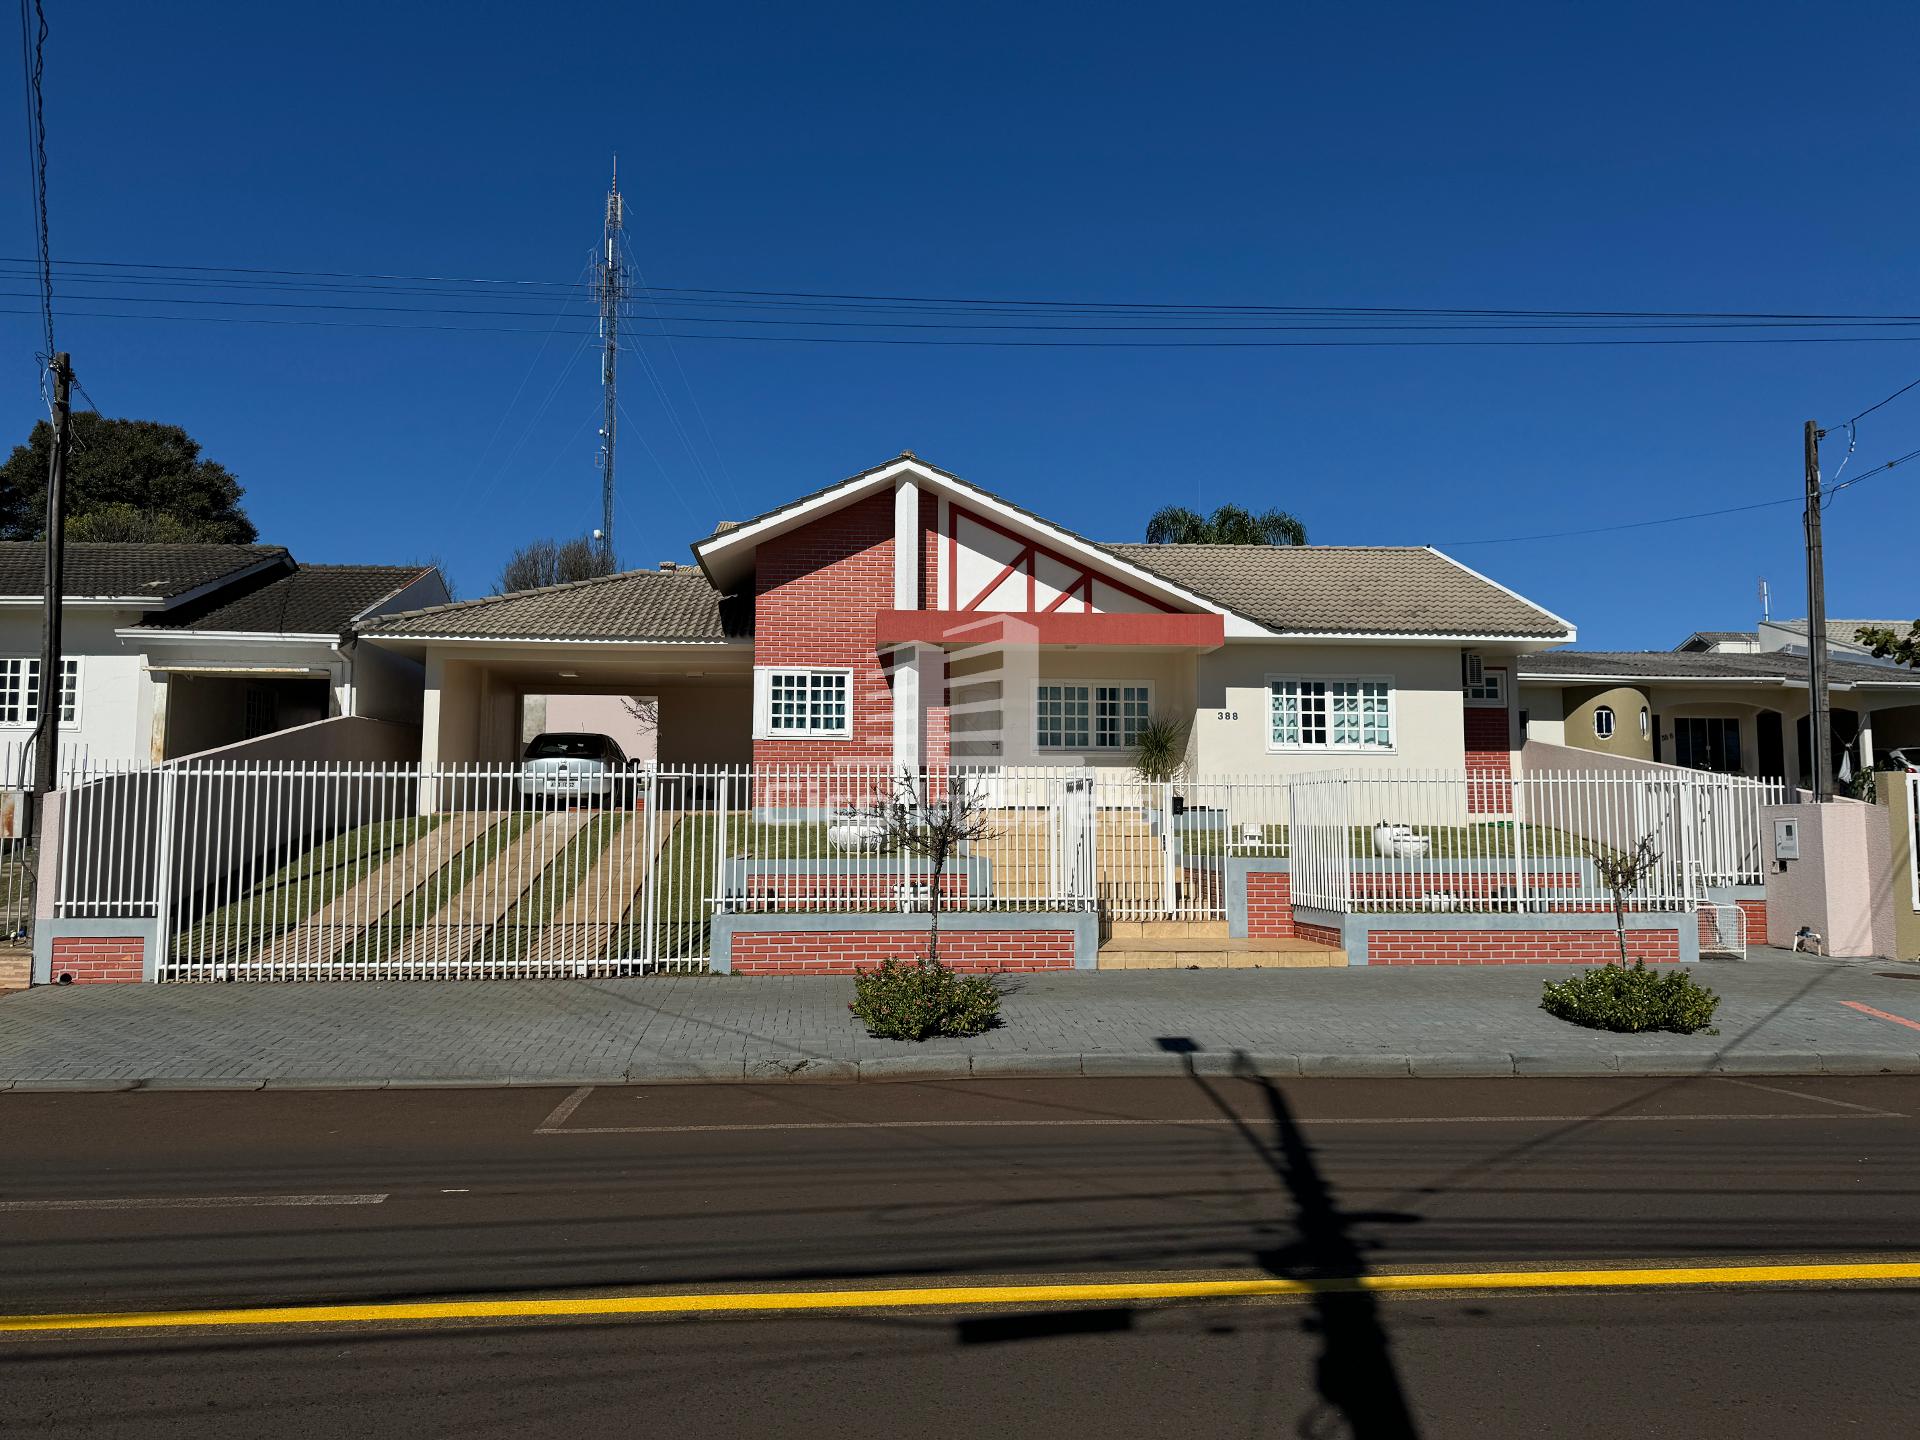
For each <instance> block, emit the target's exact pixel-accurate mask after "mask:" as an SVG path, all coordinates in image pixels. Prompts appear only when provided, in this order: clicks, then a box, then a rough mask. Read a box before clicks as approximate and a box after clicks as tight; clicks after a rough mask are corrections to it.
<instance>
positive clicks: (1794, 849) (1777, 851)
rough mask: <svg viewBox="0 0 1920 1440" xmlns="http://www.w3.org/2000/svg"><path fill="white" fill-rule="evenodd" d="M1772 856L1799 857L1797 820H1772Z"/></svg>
mask: <svg viewBox="0 0 1920 1440" xmlns="http://www.w3.org/2000/svg"><path fill="white" fill-rule="evenodd" d="M1773 858H1774V859H1776V860H1798V859H1799V858H1800V822H1799V821H1798V820H1776V821H1774V822H1773Z"/></svg>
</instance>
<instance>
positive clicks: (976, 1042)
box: [0, 952, 1920, 1086]
mask: <svg viewBox="0 0 1920 1440" xmlns="http://www.w3.org/2000/svg"><path fill="white" fill-rule="evenodd" d="M1565 973H1566V972H1565V970H1564V968H1561V969H1559V970H1557V971H1550V970H1547V969H1542V968H1534V967H1518V966H1516V967H1508V968H1501V969H1497V970H1485V969H1478V968H1476V969H1470V970H1454V969H1448V968H1435V969H1431V970H1429V969H1419V970H1395V969H1386V968H1381V969H1360V968H1356V969H1350V970H1255V971H1217V970H1216V971H1197V972H1195V971H1126V972H1116V973H1107V974H1099V973H1094V974H1034V975H1025V976H1018V977H1009V978H1008V979H1007V980H1006V981H1005V982H1004V984H1005V988H1006V990H1007V998H1006V1002H1005V1006H1004V1011H1005V1018H1006V1023H1005V1025H1004V1026H1002V1027H1001V1028H1000V1029H998V1030H995V1031H993V1032H991V1033H989V1034H987V1035H983V1036H980V1037H978V1038H976V1039H972V1040H934V1041H928V1042H926V1043H925V1044H921V1045H910V1044H903V1043H900V1042H895V1041H884V1040H874V1039H872V1038H870V1037H868V1036H867V1035H866V1034H865V1033H864V1032H863V1031H862V1030H861V1028H860V1027H859V1025H858V1024H857V1023H856V1022H855V1021H854V1020H853V1019H852V1017H851V1016H849V1015H848V1014H847V1010H846V1002H847V999H848V998H849V996H850V995H851V991H852V987H851V985H850V983H849V982H848V981H846V980H841V979H794V978H756V979H741V978H725V977H704V976H674V977H660V978H647V979H631V980H598V981H587V980H582V981H493V982H480V981H475V982H453V983H422V982H413V983H408V982H401V981H359V982H343V983H338V984H296V985H111V986H64V987H42V988H37V989H34V990H30V991H26V992H23V993H17V994H13V995H10V996H6V997H5V998H4V999H0V1086H4V1085H8V1084H18V1085H23V1086H24V1085H33V1084H96V1085H116V1086H117V1085H124V1084H134V1083H138V1084H146V1083H153V1084H155V1085H165V1084H188V1083H196V1084H225V1085H239V1086H249V1085H256V1084H282V1083H286V1084H297V1083H315V1084H381V1083H399V1084H405V1083H409V1082H415V1083H418V1082H425V1081H439V1082H447V1083H487V1082H491V1083H505V1082H509V1081H516V1082H524V1083H535V1084H561V1083H565V1082H567V1081H589V1080H591V1081H600V1082H613V1081H620V1080H627V1079H634V1080H666V1079H694V1078H741V1077H745V1078H780V1077H786V1076H791V1077H792V1078H802V1079H804V1078H830V1077H852V1076H854V1075H856V1074H857V1075H858V1076H860V1077H861V1078H871V1079H880V1078H885V1077H887V1076H888V1075H889V1074H890V1073H892V1074H894V1075H898V1076H903V1077H904V1076H907V1075H913V1074H919V1075H928V1076H930V1075H936V1074H952V1075H963V1074H968V1073H974V1074H981V1075H985V1074H1014V1073H1023V1072H1024V1073H1033V1074H1039V1073H1087V1074H1092V1073H1112V1074H1126V1073H1133V1074H1145V1073H1152V1072H1153V1071H1154V1070H1156V1069H1157V1068H1171V1067H1175V1066H1177V1065H1179V1064H1180V1063H1183V1062H1181V1061H1179V1059H1178V1058H1177V1056H1176V1055H1174V1054H1172V1053H1170V1052H1169V1051H1168V1050H1167V1049H1165V1048H1164V1047H1163V1046H1162V1045H1161V1041H1162V1040H1173V1041H1178V1042H1180V1043H1181V1044H1182V1045H1183V1046H1184V1045H1186V1044H1191V1045H1192V1046H1195V1047H1197V1049H1198V1053H1199V1054H1200V1056H1201V1057H1202V1058H1201V1060H1200V1062H1199V1063H1200V1064H1201V1065H1202V1066H1204V1067H1208V1068H1212V1067H1214V1066H1222V1065H1226V1064H1228V1063H1230V1061H1231V1057H1232V1056H1233V1055H1234V1054H1235V1053H1236V1052H1240V1053H1243V1054H1245V1055H1246V1056H1249V1057H1252V1058H1253V1060H1254V1061H1255V1062H1256V1063H1258V1064H1259V1066H1260V1067H1261V1068H1262V1069H1264V1070H1269V1071H1273V1072H1277V1073H1299V1072H1305V1073H1354V1074H1358V1073H1385V1074H1406V1073H1409V1072H1411V1073H1415V1074H1447V1073H1453V1074H1488V1073H1492V1074H1514V1073H1519V1074H1528V1073H1541V1074H1587V1073H1615V1072H1627V1073H1647V1072H1650V1071H1651V1072H1664V1071H1669V1070H1681V1071H1687V1070H1697V1069H1708V1068H1726V1069H1743V1070H1749V1071H1752V1072H1754V1073H1763V1072H1765V1073H1777V1074H1798V1073H1820V1072H1823V1071H1834V1072H1857V1071H1861V1070H1866V1071H1876V1070H1902V1071H1920V1029H1909V1028H1907V1027H1905V1026H1902V1025H1899V1024H1896V1023H1894V1022H1893V1021H1890V1020H1886V1019H1882V1018H1879V1017H1877V1016H1874V1015H1871V1014H1868V1013H1865V1012H1863V1011H1861V1010H1859V1009H1855V1008H1852V1007H1851V1006H1849V1005H1848V1004H1846V1003H1844V1002H1847V1001H1853V1002H1856V1003H1857V1004H1863V1005H1866V1006H1868V1007H1870V1008H1871V1009H1874V1010H1878V1011H1881V1012H1884V1013H1886V1014H1891V1015H1896V1016H1902V1017H1905V1018H1906V1019H1909V1020H1913V1021H1915V1022H1920V966H1916V965H1899V964H1890V963H1886V962H1877V963H1842V962H1827V961H1819V960H1811V959H1804V958H1799V957H1787V956H1784V955H1780V954H1778V953H1777V952H1775V953H1765V952H1762V954H1761V956H1760V957H1759V958H1754V959H1749V960H1748V961H1746V962H1743V963H1735V962H1727V963H1714V962H1707V963H1705V964H1702V965H1701V966H1700V967H1699V969H1698V970H1697V971H1696V972H1695V973H1696V974H1697V976H1698V978H1700V979H1701V980H1702V981H1704V982H1705V983H1707V984H1709V985H1711V986H1713V988H1714V989H1716V990H1717V991H1719V992H1720V994H1721V996H1722V997H1723V998H1722V1003H1721V1007H1720V1013H1719V1016H1718V1021H1719V1026H1720V1032H1721V1033H1720V1034H1719V1035H1718V1036H1706V1035H1695V1036H1677V1035H1611V1034H1606V1033H1603V1032H1598V1031H1590V1030H1582V1029H1579V1028H1577V1027H1575V1026H1571V1025H1567V1024H1565V1023H1563V1022H1561V1021H1558V1020H1555V1019H1553V1018H1552V1017H1551V1016H1549V1015H1547V1014H1546V1013H1545V1012H1544V1011H1542V1010H1541V1009H1540V1008H1539V1006H1538V998H1539V993H1540V982H1541V980H1542V978H1564V976H1565ZM1904 975H1912V976H1915V977H1916V979H1913V980H1906V979H1898V978H1888V977H1890V976H1904Z"/></svg>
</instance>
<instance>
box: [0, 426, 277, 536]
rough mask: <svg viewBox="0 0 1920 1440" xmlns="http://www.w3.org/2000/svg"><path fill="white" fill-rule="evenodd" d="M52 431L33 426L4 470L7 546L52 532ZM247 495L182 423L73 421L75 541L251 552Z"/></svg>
mask: <svg viewBox="0 0 1920 1440" xmlns="http://www.w3.org/2000/svg"><path fill="white" fill-rule="evenodd" d="M52 456H53V427H52V426H51V425H50V424H48V423H47V422H46V421H45V420H42V421H40V422H39V423H38V424H37V425H35V426H34V427H33V433H32V434H31V435H29V436H28V437H27V443H26V444H24V445H18V446H15V447H14V451H13V454H12V455H10V456H9V457H8V458H7V463H6V464H5V465H0V540H32V539H36V538H38V536H39V535H40V533H41V531H42V530H43V529H45V527H46V511H47V468H48V464H49V462H50V461H51V459H52ZM243 493H245V492H243V491H242V490H241V488H240V482H239V481H238V480H236V479H234V478H233V475H232V474H231V473H230V472H229V471H228V470H227V468H226V466H224V465H221V464H220V463H218V462H217V461H213V460H207V459H204V458H202V456H201V454H200V442H199V441H197V440H195V439H194V438H193V437H192V436H190V435H188V434H187V432H186V431H185V430H182V429H181V428H180V427H179V426H178V425H162V424H160V423H159V422H158V421H154V420H109V419H107V418H106V417H104V416H101V415H95V414H93V413H91V412H90V411H82V412H80V413H79V414H76V415H75V416H74V417H73V429H72V443H71V445H70V446H69V447H68V450H67V484H66V494H67V526H68V531H67V534H68V538H69V539H73V540H147V541H199V542H201V543H206V544H249V543H251V542H252V541H254V540H257V539H258V538H259V531H257V530H255V529H254V528H253V522H252V521H251V520H249V519H248V518H247V514H246V511H244V510H242V509H241V508H240V497H241V495H242V494H243Z"/></svg>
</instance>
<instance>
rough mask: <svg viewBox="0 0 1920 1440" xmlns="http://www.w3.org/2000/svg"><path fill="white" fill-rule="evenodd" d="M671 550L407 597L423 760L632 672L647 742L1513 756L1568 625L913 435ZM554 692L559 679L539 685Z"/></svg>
mask: <svg viewBox="0 0 1920 1440" xmlns="http://www.w3.org/2000/svg"><path fill="white" fill-rule="evenodd" d="M692 549H693V558H694V563H693V564H691V565H683V564H673V563H667V564H663V565H661V566H660V567H659V568H658V569H657V570H637V571H630V572H627V573H624V574H618V575H611V576H607V577H604V578H600V579H594V580H586V581H581V582H578V583H575V584H570V585H559V586H554V587H551V588H548V589H543V590H536V591H526V592H520V593H516V594H508V595H498V596H489V597H487V598H484V599H479V600H470V601H461V602H458V603H451V604H440V605H432V606H427V607H423V608H417V609H408V610H400V609H397V608H393V607H389V608H388V609H387V610H386V611H385V612H384V613H379V614H376V615H370V616H369V617H367V618H365V619H363V620H361V621H360V622H358V624H357V625H356V626H355V631H356V634H357V636H358V639H359V642H360V647H361V649H362V650H363V651H364V650H367V649H378V650H383V651H387V652H390V653H391V654H393V655H395V656H398V657H401V658H404V659H406V660H410V661H413V662H416V663H418V664H419V665H421V666H422V667H423V668H424V673H425V703H424V716H423V738H422V754H421V759H422V761H423V762H425V763H428V764H435V763H441V764H444V763H461V762H477V761H478V762H501V761H509V760H512V759H514V758H516V756H517V753H518V746H519V743H520V738H521V736H522V735H523V734H524V732H525V727H526V723H527V720H526V715H525V709H526V705H527V701H528V698H529V697H535V696H554V695H560V696H564V695H568V694H572V693H578V694H623V695H640V696H646V697H649V698H651V699H653V700H654V701H656V702H657V706H658V713H657V734H656V743H657V753H658V757H659V759H660V761H661V762H662V763H663V764H693V763H748V762H751V763H753V764H754V765H756V766H762V767H764V766H779V765H788V764H790V765H799V766H819V765H832V766H843V765H844V766H856V765H859V766H871V767H876V768H879V769H886V768H888V767H909V768H916V767H919V766H921V765H926V764H939V763H946V762H951V763H953V764H960V765H979V766H987V767H997V768H1006V767H1015V766H1026V765H1048V766H1068V765H1070V766H1088V767H1093V768H1094V769H1096V770H1118V771H1124V770H1126V769H1128V768H1130V766H1131V763H1132V754H1133V747H1134V742H1135V741H1136V739H1137V737H1138V734H1139V732H1140V729H1141V727H1142V726H1143V725H1144V724H1146V723H1147V722H1148V721H1149V720H1150V719H1157V718H1167V719H1171V720H1174V721H1176V722H1177V723H1179V724H1180V725H1182V726H1184V727H1185V728H1186V730H1187V747H1188V751H1187V754H1188V761H1189V766H1190V768H1191V769H1192V770H1194V771H1197V772H1203V773H1207V774H1214V775H1231V774H1242V775H1247V774H1257V775H1269V776H1281V775H1288V774H1304V773H1310V772H1314V771H1319V770H1325V769H1327V768H1328V767H1329V766H1330V765H1335V764H1337V765H1340V766H1342V767H1345V768H1348V769H1357V770H1365V769H1367V768H1368V767H1375V768H1378V769H1380V770H1388V769H1391V770H1396V771H1406V770H1414V769H1427V770H1437V769H1448V770H1454V771H1460V770H1463V769H1465V770H1470V771H1475V772H1478V773H1483V774H1495V773H1497V774H1506V773H1510V771H1511V769H1512V765H1513V756H1514V752H1515V750H1516V748H1517V746H1518V745H1519V744H1520V743H1521V738H1522V737H1521V733H1520V730H1519V727H1518V724H1517V722H1516V718H1515V696H1516V687H1515V685H1514V683H1513V666H1514V662H1515V660H1516V659H1517V658H1518V657H1519V656H1521V655H1523V654H1530V653H1534V652H1537V651H1539V650H1540V649H1541V648H1542V647H1546V646H1551V645H1558V644H1564V643H1566V642H1567V641H1570V640H1572V639H1573V637H1574V629H1573V626H1572V625H1571V624H1569V623H1568V622H1567V621H1565V620H1563V619H1561V618H1560V617H1559V616H1557V615H1554V614H1552V613H1551V612H1549V611H1547V610H1545V609H1544V608H1542V607H1540V606H1538V605H1535V604H1533V603H1532V602H1530V601H1528V600H1526V599H1525V598H1523V597H1522V596H1519V595H1517V594H1515V593H1514V592H1513V591H1511V590H1508V589H1507V588H1506V587H1504V586H1502V585H1500V584H1498V583H1497V582H1495V581H1493V580H1491V579H1488V578H1487V577H1486V576H1483V575H1481V574H1479V573H1477V572H1475V571H1473V570H1471V569H1469V568H1468V567H1467V566H1465V565H1462V564H1461V563H1459V562H1458V561H1456V560H1453V559H1451V558H1450V557H1448V556H1446V555H1443V554H1441V553H1439V552H1438V551H1436V550H1432V549H1427V548H1420V547H1388V546H1307V547H1299V548H1292V547H1267V546H1231V545H1145V544H1109V543H1099V542H1096V541H1092V540H1089V539H1087V538H1085V537H1083V536H1081V535H1078V534H1076V533H1074V532H1073V531H1071V530H1068V529H1066V528H1065V527H1063V526H1061V525H1059V524H1058V523H1056V522H1054V521H1052V520H1049V519H1047V518H1046V517H1044V516H1042V515H1040V514H1037V513H1036V512H1034V511H1032V510H1029V509H1026V508H1024V507H1022V506H1019V505H1017V504H1014V503H1012V502H1010V501H1008V500H1006V499H1004V498H1002V497H1000V496H997V495H995V494H992V493H990V492H989V491H987V490H985V489H982V488H981V487H979V486H977V485H974V484H972V483H970V482H968V481H966V480H963V479H961V478H960V477H959V476H957V475H954V474H952V473H951V472H949V471H946V470H942V469H940V468H938V467H937V466H933V465H930V464H928V463H926V462H925V461H922V460H919V459H917V458H916V457H914V456H913V455H912V454H910V453H906V454H902V455H900V456H899V457H897V458H895V459H893V460H890V461H888V462H886V463H885V464H882V465H878V466H875V467H873V468H872V469H869V470H865V471H862V472H861V473H859V474H857V475H853V476H851V477H849V478H847V479H845V480H842V481H839V482H838V483H836V484H833V485H830V486H827V487H826V488H825V489H822V490H818V491H815V492H814V493H812V494H809V495H804V496H801V497H800V498H798V499H795V500H793V501H790V502H788V503H787V504H784V505H781V506H779V507H778V508H776V509H773V510H770V511H768V512H767V513H765V514H763V515H759V516H756V517H754V518H753V519H751V520H748V521H745V522H741V523H735V524H723V525H721V526H719V527H717V528H716V530H715V531H714V533H713V534H711V535H710V536H708V537H707V538H706V539H704V540H701V541H699V542H698V543H696V544H695V545H694V546H693V547H692ZM549 703H550V702H549Z"/></svg>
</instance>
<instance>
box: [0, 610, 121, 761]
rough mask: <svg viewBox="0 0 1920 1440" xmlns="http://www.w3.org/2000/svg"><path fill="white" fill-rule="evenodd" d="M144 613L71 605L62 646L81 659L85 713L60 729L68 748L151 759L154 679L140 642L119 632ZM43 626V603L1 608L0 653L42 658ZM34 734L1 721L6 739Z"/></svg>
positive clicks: (0, 739) (105, 756) (0, 737)
mask: <svg viewBox="0 0 1920 1440" xmlns="http://www.w3.org/2000/svg"><path fill="white" fill-rule="evenodd" d="M140 614H141V612H140V611H137V610H131V609H127V610H103V609H94V608H92V607H85V608H81V607H76V606H73V605H69V606H67V608H66V614H65V616H64V617H63V633H62V638H61V648H62V649H63V650H64V651H65V653H66V654H67V656H68V658H70V659H78V660H79V661H80V715H79V720H78V723H77V724H75V725H71V726H64V725H63V726H62V727H61V729H60V740H61V746H62V748H63V750H67V749H71V748H74V747H84V748H85V750H86V751H87V753H88V754H90V755H91V756H92V757H93V758H94V759H96V760H121V761H129V760H130V761H145V760H146V759H148V753H147V752H148V745H149V740H150V738H151V736H152V731H153V690H154V686H153V681H152V680H151V679H150V678H149V677H148V675H147V673H146V670H145V667H144V664H143V662H142V660H141V655H140V649H139V645H138V643H137V642H135V641H132V640H122V639H120V638H119V637H118V636H116V635H115V634H114V631H115V630H116V629H118V628H119V627H121V626H123V625H132V624H134V623H136V622H137V621H138V620H139V618H140ZM40 625H41V613H40V607H39V606H38V605H26V606H12V605H9V606H6V607H4V608H0V656H4V657H8V658H11V657H14V656H21V657H29V658H37V657H38V656H39V654H40ZM29 734H31V727H29V726H26V725H0V744H7V743H18V742H20V741H24V740H25V739H27V737H28V735H29Z"/></svg>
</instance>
